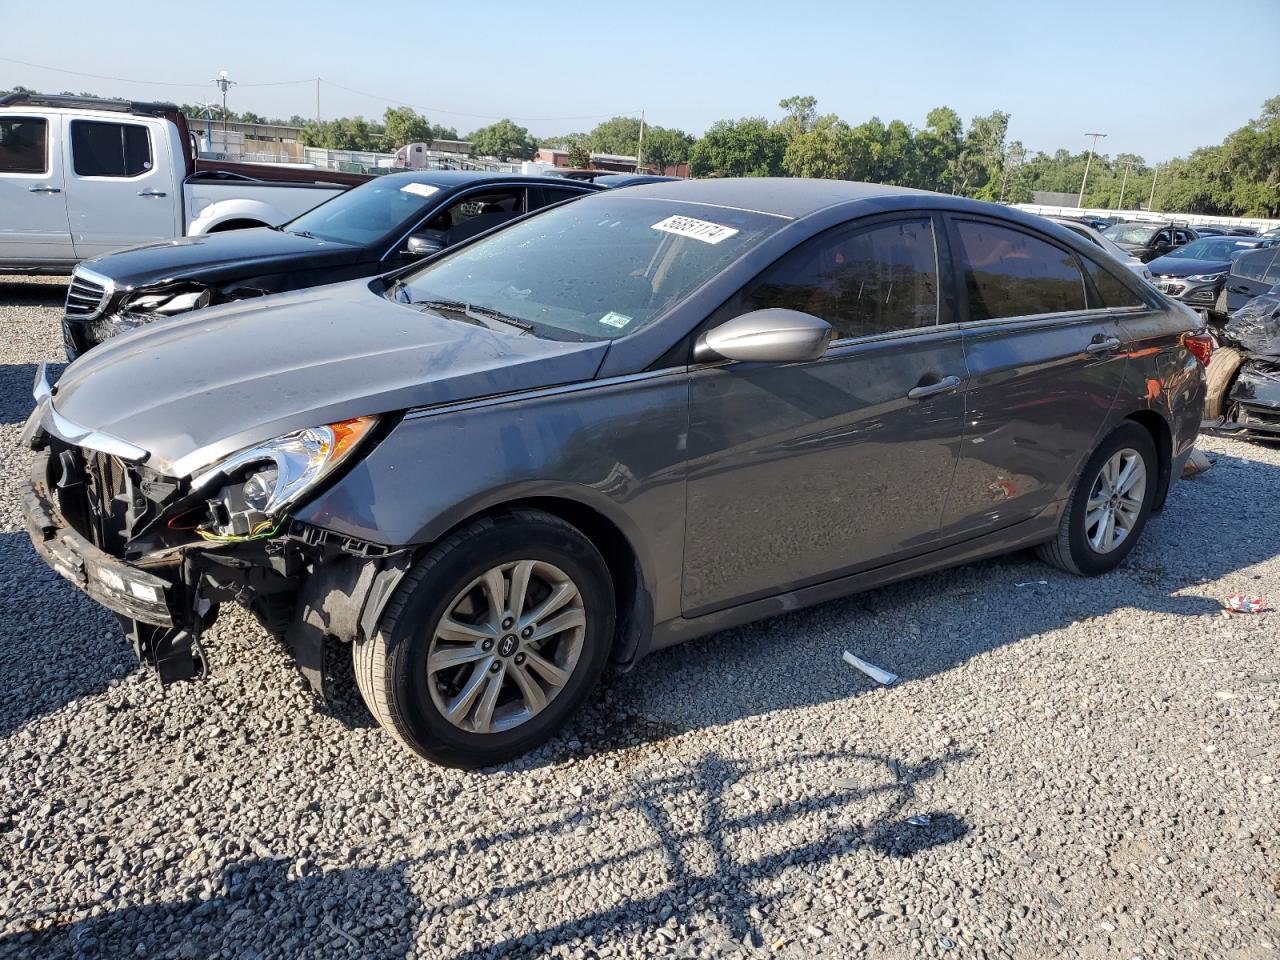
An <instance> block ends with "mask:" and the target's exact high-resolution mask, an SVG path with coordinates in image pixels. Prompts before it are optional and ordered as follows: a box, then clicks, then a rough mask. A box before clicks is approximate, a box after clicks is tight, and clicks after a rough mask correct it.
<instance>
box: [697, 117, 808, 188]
mask: <svg viewBox="0 0 1280 960" xmlns="http://www.w3.org/2000/svg"><path fill="white" fill-rule="evenodd" d="M786 151H787V138H786V137H785V136H783V135H782V134H781V133H779V132H778V131H777V130H776V129H774V128H773V127H772V126H770V125H769V121H768V120H766V119H765V118H764V117H744V118H743V119H741V120H718V121H716V122H715V123H713V124H712V125H711V127H710V128H709V129H708V130H707V132H706V135H705V136H703V138H702V139H701V140H699V141H698V142H697V143H695V144H694V145H693V149H692V150H691V151H690V152H689V168H690V172H691V173H692V174H693V175H694V176H695V177H700V176H702V177H705V176H720V177H776V176H779V175H780V174H781V173H782V158H783V156H784V154H785V153H786Z"/></svg>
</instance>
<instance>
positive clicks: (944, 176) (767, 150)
mask: <svg viewBox="0 0 1280 960" xmlns="http://www.w3.org/2000/svg"><path fill="white" fill-rule="evenodd" d="M17 89H18V90H23V89H26V88H23V87H18V88H17ZM4 92H8V91H4ZM81 96H92V94H81ZM817 106H818V101H817V99H816V98H815V97H812V96H794V97H788V98H786V99H785V100H782V101H780V102H779V104H778V107H779V108H780V109H781V111H782V117H781V119H778V120H769V119H767V118H765V117H743V118H739V119H725V120H718V121H716V122H715V123H713V124H711V126H710V127H709V128H708V129H707V132H706V133H705V134H703V136H701V137H694V136H692V135H690V134H688V133H686V132H685V131H683V130H679V129H675V128H668V127H662V126H658V125H649V124H645V125H644V131H643V141H642V139H641V121H640V119H639V118H638V117H612V118H610V119H608V120H605V121H604V122H602V123H600V124H598V125H596V127H594V128H593V129H592V130H590V131H589V132H585V133H584V132H579V133H567V134H563V135H560V136H555V137H548V138H545V139H543V140H542V141H541V142H539V141H538V140H537V139H536V138H535V137H533V136H532V135H531V134H530V133H529V131H528V130H527V129H526V128H525V127H522V126H520V125H519V124H517V123H515V122H514V121H512V120H508V119H504V120H499V121H497V122H496V123H492V124H489V125H487V126H484V127H481V128H479V129H478V130H473V131H472V132H471V133H470V134H468V136H467V137H466V138H465V139H467V140H469V141H470V142H471V144H472V154H473V155H475V156H492V157H500V158H504V159H521V160H524V159H529V158H531V157H532V156H533V155H534V153H535V152H536V151H537V149H538V147H539V146H547V147H556V148H560V149H565V150H567V151H568V153H569V162H570V163H571V164H572V165H574V166H585V165H586V164H587V162H588V159H589V156H590V154H591V153H611V154H620V155H624V156H636V155H638V154H639V155H641V157H642V160H643V162H644V163H645V164H646V165H649V166H652V167H654V168H655V169H656V170H657V171H658V172H660V173H661V172H665V171H667V170H668V169H670V168H671V167H672V166H673V165H675V164H680V163H688V164H689V166H690V172H691V173H692V175H693V176H700V177H729V176H794V177H824V178H830V179H843V180H866V181H870V182H874V183H888V184H897V185H900V186H907V187H917V188H920V189H925V190H937V191H940V192H942V193H953V194H959V195H962V196H967V197H976V198H978V199H982V200H995V201H1004V202H1007V203H1017V202H1027V201H1030V200H1031V198H1032V192H1033V191H1041V190H1043V191H1053V192H1057V193H1078V192H1079V190H1080V185H1081V181H1082V179H1083V178H1084V171H1085V165H1086V163H1087V162H1088V153H1087V151H1079V152H1075V153H1073V152H1071V151H1069V150H1065V149H1059V150H1056V151H1054V152H1053V153H1046V152H1043V151H1036V152H1031V151H1029V150H1027V148H1026V147H1025V146H1024V145H1023V144H1022V143H1021V142H1019V141H1017V140H1010V139H1009V137H1008V130H1009V114H1007V113H1005V112H1004V111H1002V110H993V111H992V112H991V113H989V114H985V115H980V116H975V117H972V118H971V119H970V120H969V122H968V124H965V122H964V120H963V119H962V118H961V116H960V115H959V114H958V113H956V111H955V110H953V109H951V108H950V107H946V106H940V107H937V108H935V109H933V110H931V111H929V113H928V115H927V116H926V117H925V122H924V125H923V126H922V127H918V128H917V127H915V126H913V125H911V124H909V123H906V122H904V121H902V120H890V121H888V122H887V123H886V122H885V121H883V120H881V119H880V118H879V117H875V116H873V117H871V118H870V119H869V120H865V121H863V122H862V123H858V124H856V125H855V124H851V123H850V122H848V121H846V120H844V119H842V118H841V117H839V116H837V115H836V114H833V113H828V114H819V113H818V109H817ZM182 109H183V111H184V112H186V113H187V114H188V115H189V116H202V115H203V114H204V113H205V108H204V107H203V106H198V105H194V104H183V105H182ZM212 110H213V113H214V116H215V118H217V119H221V116H220V113H221V108H220V107H218V106H214V107H213V108H212ZM227 119H228V120H230V121H240V122H244V123H287V124H289V125H292V126H299V127H301V128H302V135H301V139H302V141H303V142H304V143H306V144H307V145H308V146H317V147H327V148H330V149H345V150H381V151H392V150H395V149H396V148H397V147H400V146H403V145H404V144H406V143H414V142H417V141H430V140H433V139H444V140H457V139H462V138H460V137H459V136H458V131H457V130H456V129H454V128H453V127H446V126H443V125H437V124H433V123H431V122H430V121H429V120H428V119H427V118H426V117H423V116H421V115H420V114H418V113H417V112H416V111H414V110H413V109H412V108H410V107H392V108H388V109H387V110H386V111H385V112H384V114H383V117H382V122H381V123H379V122H376V121H371V120H366V119H364V118H363V117H341V118H337V119H334V120H326V121H322V122H316V121H314V120H308V119H306V118H304V117H301V116H297V115H295V116H292V117H290V118H289V119H288V120H280V119H267V118H265V117H263V116H261V115H259V114H256V113H253V112H251V111H246V112H244V113H235V112H233V111H230V110H229V111H228V113H227ZM1153 187H1154V191H1153ZM1084 204H1085V206H1089V207H1099V208H1103V209H1134V208H1138V207H1146V206H1148V204H1149V205H1150V207H1151V208H1152V209H1155V210H1171V211H1173V210H1176V211H1179V212H1186V213H1200V214H1217V215H1227V216H1232V215H1234V216H1260V217H1280V96H1276V97H1272V98H1270V99H1268V100H1267V101H1266V102H1265V103H1263V104H1262V110H1261V113H1260V114H1259V116H1258V117H1257V118H1256V119H1253V120H1250V121H1249V122H1248V123H1247V124H1245V125H1244V126H1243V127H1241V128H1240V129H1238V130H1236V131H1234V132H1232V133H1231V134H1229V135H1228V136H1227V137H1226V138H1225V139H1224V140H1223V142H1222V143H1220V144H1218V145H1216V146H1205V147H1200V148H1199V149H1196V150H1193V151H1192V152H1191V153H1190V154H1189V155H1188V156H1186V157H1178V158H1175V159H1173V160H1170V161H1168V162H1167V163H1162V164H1159V165H1152V164H1149V163H1148V162H1147V161H1146V160H1144V158H1142V157H1140V156H1138V155H1136V154H1127V153H1121V154H1117V155H1116V156H1114V157H1112V156H1109V155H1107V154H1097V155H1095V156H1094V158H1093V162H1092V164H1090V166H1089V177H1088V183H1087V186H1086V188H1085V193H1084Z"/></svg>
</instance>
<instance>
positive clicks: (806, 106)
mask: <svg viewBox="0 0 1280 960" xmlns="http://www.w3.org/2000/svg"><path fill="white" fill-rule="evenodd" d="M778 106H779V107H780V108H782V109H783V110H785V111H786V116H784V117H783V118H782V119H781V120H779V121H778V122H777V124H775V127H776V129H777V131H778V132H779V133H781V134H782V135H783V136H784V137H786V138H787V139H788V140H794V139H795V138H796V137H800V136H803V135H804V134H806V133H808V132H809V131H811V130H812V129H813V126H814V123H816V122H817V118H818V98H817V97H787V98H786V99H785V100H779V101H778ZM828 116H835V114H828Z"/></svg>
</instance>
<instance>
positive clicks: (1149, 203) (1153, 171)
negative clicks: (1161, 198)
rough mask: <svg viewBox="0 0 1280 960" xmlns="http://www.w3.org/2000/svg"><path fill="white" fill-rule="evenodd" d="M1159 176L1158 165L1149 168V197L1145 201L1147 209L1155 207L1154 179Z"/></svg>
mask: <svg viewBox="0 0 1280 960" xmlns="http://www.w3.org/2000/svg"><path fill="white" fill-rule="evenodd" d="M1158 176H1160V164H1158V163H1157V164H1156V165H1155V166H1154V167H1152V168H1151V196H1150V197H1149V198H1148V199H1147V209H1148V210H1150V209H1151V208H1152V207H1154V206H1155V205H1156V177H1158Z"/></svg>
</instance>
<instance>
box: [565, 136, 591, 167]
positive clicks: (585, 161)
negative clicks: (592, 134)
mask: <svg viewBox="0 0 1280 960" xmlns="http://www.w3.org/2000/svg"><path fill="white" fill-rule="evenodd" d="M568 147H569V157H568V162H569V166H571V167H573V168H574V169H575V170H585V169H586V168H587V167H589V166H591V151H590V150H589V149H587V138H586V135H585V134H581V133H574V134H570V135H569V143H568Z"/></svg>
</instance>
